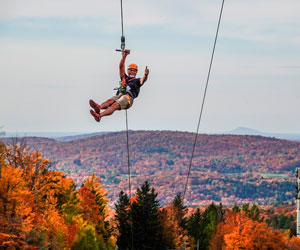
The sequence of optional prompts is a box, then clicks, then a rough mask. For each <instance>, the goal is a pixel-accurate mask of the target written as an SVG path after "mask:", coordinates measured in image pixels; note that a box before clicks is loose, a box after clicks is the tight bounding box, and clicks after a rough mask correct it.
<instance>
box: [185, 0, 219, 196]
mask: <svg viewBox="0 0 300 250" xmlns="http://www.w3.org/2000/svg"><path fill="white" fill-rule="evenodd" d="M223 7H224V0H222V6H221V11H220V15H219V21H218V27H217V32H216V35H215V41H214V46H213V51H212V55H211V59H210V64H209V70H208V74H207V79H206V85H205V90H204V95H203V99H202V105H201V110H200V115H199V120H198V125H197V131H196V136H195V140H194V145H193V150H192V155H191V158H190V163H189V171H188V175H187V178H186V182H185V187H184V192H183V197H182V200H183V201H184V197H185V194H186V190H187V185H188V181H189V177H190V173H191V168H192V163H193V158H194V153H195V147H196V143H197V139H198V132H199V127H200V123H201V118H202V113H203V108H204V103H205V98H206V93H207V87H208V82H209V77H210V72H211V68H212V63H213V59H214V54H215V48H216V44H217V39H218V34H219V28H220V23H221V18H222V14H223Z"/></svg>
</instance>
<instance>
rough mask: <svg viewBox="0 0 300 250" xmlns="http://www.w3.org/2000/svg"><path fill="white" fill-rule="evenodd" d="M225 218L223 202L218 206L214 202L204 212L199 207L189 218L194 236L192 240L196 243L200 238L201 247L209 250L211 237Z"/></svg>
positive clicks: (189, 225) (189, 227)
mask: <svg viewBox="0 0 300 250" xmlns="http://www.w3.org/2000/svg"><path fill="white" fill-rule="evenodd" d="M223 218H224V210H223V206H222V204H220V205H219V206H216V205H215V204H214V203H212V204H211V205H209V206H208V207H207V208H206V209H205V211H204V212H203V213H201V212H200V210H199V209H197V211H196V212H195V213H194V214H193V215H191V217H190V218H189V220H188V232H189V235H190V236H191V237H192V238H193V240H192V242H193V243H194V244H195V242H197V240H199V243H200V244H199V246H200V248H199V249H201V250H207V249H208V247H209V242H210V239H211V237H212V235H213V233H214V232H215V230H216V228H217V226H218V224H219V223H220V222H221V221H223Z"/></svg>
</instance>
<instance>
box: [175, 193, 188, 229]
mask: <svg viewBox="0 0 300 250" xmlns="http://www.w3.org/2000/svg"><path fill="white" fill-rule="evenodd" d="M172 205H173V208H174V209H175V210H176V211H175V212H176V215H177V216H176V217H177V220H178V222H179V225H180V227H181V228H182V229H186V223H187V220H186V218H185V217H184V216H185V215H186V213H187V207H186V206H184V204H183V197H182V195H181V193H177V195H176V196H175V198H174V200H173V202H172Z"/></svg>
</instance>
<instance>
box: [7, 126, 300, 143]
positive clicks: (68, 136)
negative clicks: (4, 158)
mask: <svg viewBox="0 0 300 250" xmlns="http://www.w3.org/2000/svg"><path fill="white" fill-rule="evenodd" d="M107 133H115V132H93V133H82V132H81V133H80V132H19V133H13V132H8V133H6V135H5V136H4V137H44V138H51V139H55V140H57V141H72V140H76V139H80V138H87V137H92V136H95V135H101V134H107ZM209 134H215V133H209ZM216 134H225V135H227V134H228V135H260V136H265V137H275V138H278V139H283V140H293V141H300V134H295V133H267V132H262V131H258V130H255V129H251V128H247V127H237V128H235V129H233V130H230V131H225V132H219V133H216Z"/></svg>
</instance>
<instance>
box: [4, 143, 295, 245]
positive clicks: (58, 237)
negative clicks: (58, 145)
mask: <svg viewBox="0 0 300 250" xmlns="http://www.w3.org/2000/svg"><path fill="white" fill-rule="evenodd" d="M49 164H50V162H49V161H48V160H46V159H44V158H43V157H42V154H41V153H39V152H31V151H30V150H28V149H26V148H23V147H22V146H20V145H18V144H13V145H12V146H10V147H7V146H5V145H4V144H1V143H0V249H71V250H81V249H82V250H86V249H95V250H112V249H114V247H115V246H116V245H118V247H119V249H132V247H135V248H136V249H139V250H141V249H159V250H163V249H175V248H181V249H182V248H184V247H185V246H186V247H187V249H189V250H193V249H197V245H198V247H199V249H201V250H208V249H210V250H221V249H222V250H235V249H249V250H254V249H262V250H264V249H266V250H273V249H274V250H277V249H278V250H280V249H287V250H297V249H300V240H299V239H298V238H296V237H294V236H292V237H290V236H291V234H292V233H291V225H293V224H292V223H294V221H293V220H294V218H295V217H294V216H292V215H291V214H290V215H284V214H283V212H284V211H281V212H280V213H279V214H276V215H272V216H271V215H268V218H267V219H264V217H263V216H262V215H261V213H260V210H259V207H258V206H257V205H255V204H254V205H252V207H251V206H250V205H249V204H244V205H243V206H242V207H241V208H239V207H238V206H234V207H233V209H225V208H224V207H223V205H222V204H219V205H215V204H213V203H212V204H210V205H209V206H207V207H201V208H189V209H188V208H186V207H185V206H184V204H183V199H182V196H181V195H180V194H177V196H176V197H175V198H174V200H173V201H172V202H170V203H169V204H168V205H166V206H164V207H161V205H160V200H159V199H158V198H157V197H158V193H157V192H156V191H155V190H154V188H152V187H150V184H149V182H148V181H146V182H145V183H144V184H143V185H142V187H141V188H138V189H137V191H136V193H135V194H134V195H133V197H131V198H130V197H128V195H127V194H126V193H125V192H123V191H121V192H120V194H119V199H118V201H117V203H116V204H115V210H114V211H112V210H111V209H110V208H109V206H108V204H109V200H108V199H107V193H106V191H105V190H104V188H103V186H102V184H101V182H100V178H99V177H97V176H96V175H95V174H92V175H91V176H89V177H86V178H85V179H84V180H83V182H82V185H81V186H78V187H76V185H75V183H74V181H73V179H72V178H70V177H67V176H66V175H65V174H64V173H63V172H60V171H51V170H49ZM198 195H200V194H198ZM266 222H267V223H268V224H267V223H266ZM277 222H278V223H277ZM281 222H285V223H281ZM281 224H283V226H282V225H281Z"/></svg>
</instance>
